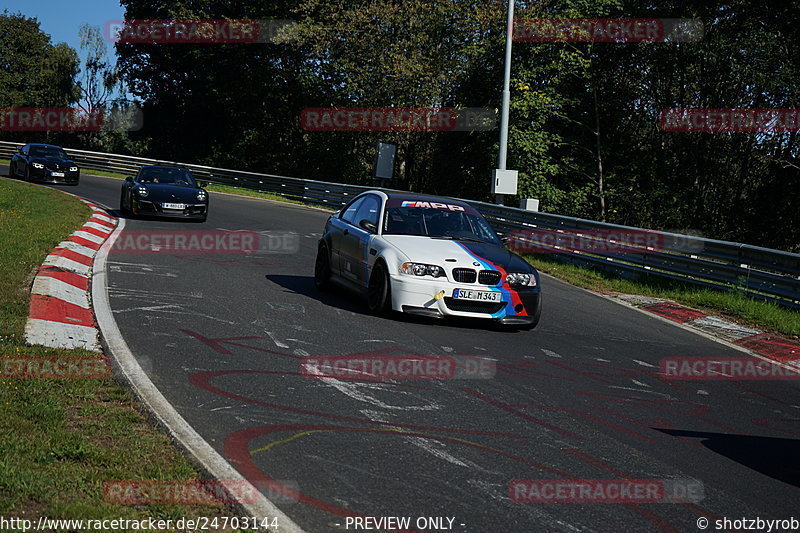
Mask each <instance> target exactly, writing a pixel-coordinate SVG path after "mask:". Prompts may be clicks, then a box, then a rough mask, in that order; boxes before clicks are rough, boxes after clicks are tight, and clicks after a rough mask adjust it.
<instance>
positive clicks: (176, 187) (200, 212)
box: [119, 165, 208, 222]
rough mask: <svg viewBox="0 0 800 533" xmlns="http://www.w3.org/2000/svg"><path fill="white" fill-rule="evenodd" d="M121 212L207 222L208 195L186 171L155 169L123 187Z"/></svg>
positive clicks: (146, 169)
mask: <svg viewBox="0 0 800 533" xmlns="http://www.w3.org/2000/svg"><path fill="white" fill-rule="evenodd" d="M119 208H120V211H122V213H123V214H126V215H133V216H138V215H150V216H157V217H177V218H188V219H192V220H199V221H201V222H203V221H205V220H206V217H207V216H208V193H207V192H206V191H205V190H204V189H203V188H202V187H200V186H199V185H198V184H197V182H196V181H195V179H194V176H192V173H191V172H189V171H188V170H187V169H185V168H179V167H170V166H161V165H152V166H146V167H142V168H140V169H139V172H138V173H137V174H136V176H135V177H131V176H128V177H127V178H125V182H124V183H123V184H122V194H121V195H120V198H119Z"/></svg>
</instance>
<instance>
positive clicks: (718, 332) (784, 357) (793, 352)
mask: <svg viewBox="0 0 800 533" xmlns="http://www.w3.org/2000/svg"><path fill="white" fill-rule="evenodd" d="M612 296H613V297H614V298H616V299H618V300H622V301H624V302H626V303H628V304H630V305H633V306H635V307H638V308H639V309H641V310H642V311H646V312H648V313H653V314H655V315H658V316H660V317H662V318H666V319H667V320H671V321H673V322H677V323H679V324H683V325H684V326H687V327H690V328H693V329H697V330H700V331H702V332H704V333H706V334H709V335H711V336H713V337H717V338H720V339H722V340H725V341H727V342H730V343H732V344H735V345H736V346H740V347H742V348H745V349H746V350H750V351H751V352H755V353H757V354H758V355H760V356H762V357H765V358H767V359H771V360H773V361H777V362H779V363H782V364H784V365H787V366H790V367H793V368H797V369H800V344H798V343H796V342H794V341H792V340H789V339H786V338H784V337H780V336H777V335H772V334H769V333H765V332H763V331H760V330H757V329H752V328H748V327H746V326H742V325H741V324H737V323H735V322H731V321H730V320H725V319H724V318H720V317H718V316H714V315H709V314H707V313H704V312H703V311H698V310H697V309H692V308H691V307H687V306H685V305H681V304H678V303H675V302H671V301H669V300H663V299H661V298H651V297H648V296H637V295H634V294H615V295H612Z"/></svg>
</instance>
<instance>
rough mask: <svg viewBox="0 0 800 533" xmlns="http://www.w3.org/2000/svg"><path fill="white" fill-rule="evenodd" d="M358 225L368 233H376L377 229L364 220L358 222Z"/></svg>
mask: <svg viewBox="0 0 800 533" xmlns="http://www.w3.org/2000/svg"><path fill="white" fill-rule="evenodd" d="M358 225H359V226H361V227H362V228H363V229H365V230H367V231H368V232H370V233H378V227H377V226H376V225H375V224H374V223H372V222H370V221H369V220H367V219H366V218H365V219H364V220H362V221H361V222H359V223H358Z"/></svg>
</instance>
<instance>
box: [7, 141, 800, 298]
mask: <svg viewBox="0 0 800 533" xmlns="http://www.w3.org/2000/svg"><path fill="white" fill-rule="evenodd" d="M20 146H22V143H13V142H0V158H10V157H11V154H13V153H14V152H16V151H17V150H18V149H19V147H20ZM65 150H66V152H67V153H68V154H69V155H70V157H72V159H73V160H74V161H75V162H76V163H78V165H80V166H81V168H82V169H95V170H105V171H110V172H119V173H122V174H133V173H135V172H136V171H137V170H138V169H139V167H140V166H142V165H152V164H171V165H179V166H182V167H185V168H188V169H189V170H191V171H192V173H193V174H194V175H195V177H196V178H197V179H199V180H204V181H208V182H209V183H214V184H221V185H232V186H235V187H242V188H246V189H253V190H257V191H263V192H269V193H273V194H277V195H280V196H283V197H285V198H288V199H291V200H296V201H300V202H303V203H307V204H311V205H315V206H321V207H328V208H331V209H334V210H338V209H339V208H341V207H342V206H343V205H344V204H346V203H347V202H348V201H349V200H350V199H351V198H353V197H354V196H356V195H358V194H360V193H362V192H364V191H367V190H372V189H376V188H377V187H364V186H357V185H345V184H341V183H330V182H324V181H314V180H306V179H300V178H292V177H288V176H277V175H273V174H259V173H256V172H244V171H240V170H230V169H224V168H215V167H207V166H202V165H192V164H188V163H178V162H174V161H164V160H160V159H148V158H144V157H133V156H126V155H119V154H106V153H101V152H89V151H85V150H72V149H65ZM385 190H387V191H388V190H390V189H385ZM464 201H466V202H467V203H469V204H470V205H472V206H474V207H475V208H476V209H477V210H478V211H480V212H481V213H482V214H483V215H484V216H485V217H486V219H487V220H488V221H489V223H490V224H492V226H493V227H494V229H495V230H496V231H497V232H498V233H500V234H502V235H506V236H507V237H509V239H510V243H509V244H510V247H511V248H513V249H516V250H518V251H523V252H524V251H526V250H530V251H532V252H534V253H540V252H542V251H547V252H548V253H552V254H554V256H555V257H557V258H558V259H560V260H563V261H566V262H569V263H573V264H577V265H582V266H591V267H594V268H598V269H601V270H604V271H608V272H612V273H615V274H617V275H619V276H621V277H626V278H634V279H641V278H646V277H651V276H652V277H657V278H665V279H675V280H681V281H685V282H688V283H693V284H696V285H700V286H705V287H711V288H715V289H721V290H737V291H741V292H743V293H745V294H747V295H749V296H751V297H753V298H757V299H762V300H767V301H772V302H775V303H778V304H780V305H783V306H787V307H793V308H796V309H800V254H796V253H790V252H784V251H781V250H771V249H769V248H761V247H758V246H751V245H749V244H741V243H735V242H727V241H718V240H714V239H704V238H701V237H695V236H691V235H681V234H676V233H667V232H660V231H655V230H647V229H642V228H634V227H630V226H620V225H617V224H607V223H604V222H597V221H594V220H586V219H581V218H572V217H566V216H562V215H555V214H551V213H542V212H533V211H525V210H523V209H517V208H514V207H504V206H499V205H495V204H489V203H484V202H477V201H473V200H464ZM642 233H645V234H651V235H654V236H656V237H655V238H656V239H657V241H658V245H657V246H650V247H648V246H646V245H642V246H637V245H632V246H627V247H621V248H617V249H606V250H604V249H602V248H603V246H598V247H593V246H588V247H587V246H585V245H586V243H593V242H601V241H602V242H604V243H605V244H606V245H607V244H608V242H609V241H608V239H612V240H611V241H610V242H611V243H614V240H613V236H614V235H619V236H624V235H630V234H642ZM598 235H605V236H606V239H605V240H604V239H602V238H601V237H598ZM576 241H578V242H580V243H582V245H581V246H575V245H574V243H575V242H576ZM606 247H607V248H613V246H610V247H609V246H606ZM587 248H588V249H587Z"/></svg>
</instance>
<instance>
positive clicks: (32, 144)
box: [28, 143, 63, 150]
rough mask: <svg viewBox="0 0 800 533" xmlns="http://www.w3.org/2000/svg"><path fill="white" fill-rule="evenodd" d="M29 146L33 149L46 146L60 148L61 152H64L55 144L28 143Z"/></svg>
mask: <svg viewBox="0 0 800 533" xmlns="http://www.w3.org/2000/svg"><path fill="white" fill-rule="evenodd" d="M28 146H30V147H31V148H33V147H34V146H46V147H48V148H58V149H59V150H63V148H61V147H60V146H56V145H55V144H44V143H28Z"/></svg>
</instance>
